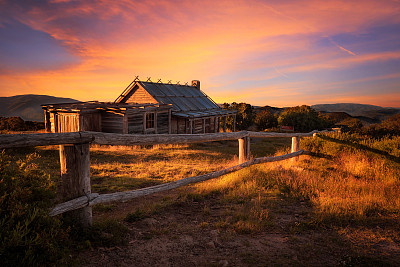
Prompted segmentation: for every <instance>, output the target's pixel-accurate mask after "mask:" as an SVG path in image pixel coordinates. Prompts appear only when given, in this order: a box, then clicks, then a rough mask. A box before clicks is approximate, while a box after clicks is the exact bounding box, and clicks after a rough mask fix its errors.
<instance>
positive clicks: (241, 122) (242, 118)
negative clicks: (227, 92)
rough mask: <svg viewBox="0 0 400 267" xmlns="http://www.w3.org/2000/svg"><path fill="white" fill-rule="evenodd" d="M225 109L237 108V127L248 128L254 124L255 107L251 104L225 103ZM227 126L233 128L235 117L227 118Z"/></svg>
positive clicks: (240, 128)
mask: <svg viewBox="0 0 400 267" xmlns="http://www.w3.org/2000/svg"><path fill="white" fill-rule="evenodd" d="M222 107H223V109H229V110H236V111H237V114H236V129H237V130H246V129H247V128H248V127H250V126H251V125H252V124H253V109H252V107H251V105H250V104H246V103H239V104H238V103H236V102H233V103H232V104H228V103H224V104H223V106H222ZM226 126H227V128H228V129H230V130H233V118H232V117H231V116H228V118H227V120H226Z"/></svg>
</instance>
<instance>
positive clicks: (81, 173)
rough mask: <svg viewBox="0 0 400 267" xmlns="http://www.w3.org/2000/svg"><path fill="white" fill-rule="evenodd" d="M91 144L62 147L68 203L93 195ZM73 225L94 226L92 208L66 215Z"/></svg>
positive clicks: (63, 184) (63, 171)
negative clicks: (91, 183)
mask: <svg viewBox="0 0 400 267" xmlns="http://www.w3.org/2000/svg"><path fill="white" fill-rule="evenodd" d="M89 155H90V154H89V143H86V144H76V145H60V165H61V179H62V198H63V200H64V201H68V200H71V199H74V198H78V197H81V196H85V195H88V194H90V193H91V187H90V156H89ZM65 216H66V217H67V220H70V221H71V222H72V223H73V224H76V225H79V226H83V227H89V226H91V225H92V207H85V208H82V209H79V210H74V211H70V212H68V213H66V214H65Z"/></svg>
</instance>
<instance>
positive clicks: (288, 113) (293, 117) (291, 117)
mask: <svg viewBox="0 0 400 267" xmlns="http://www.w3.org/2000/svg"><path fill="white" fill-rule="evenodd" d="M278 123H279V125H281V126H293V127H294V129H295V131H312V130H317V129H323V128H326V127H330V126H331V122H330V121H328V120H326V119H324V118H322V117H321V116H319V115H318V113H317V112H316V111H315V110H314V109H312V108H311V107H309V106H306V105H303V106H297V107H291V108H287V109H285V110H284V111H283V112H282V113H281V115H279V117H278Z"/></svg>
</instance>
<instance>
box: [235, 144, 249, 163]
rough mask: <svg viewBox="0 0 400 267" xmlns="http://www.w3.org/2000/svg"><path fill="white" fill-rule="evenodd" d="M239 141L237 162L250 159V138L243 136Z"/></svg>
mask: <svg viewBox="0 0 400 267" xmlns="http://www.w3.org/2000/svg"><path fill="white" fill-rule="evenodd" d="M238 141H239V164H242V163H243V162H246V161H248V160H249V159H250V138H249V137H243V138H240V139H238Z"/></svg>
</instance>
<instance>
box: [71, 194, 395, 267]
mask: <svg viewBox="0 0 400 267" xmlns="http://www.w3.org/2000/svg"><path fill="white" fill-rule="evenodd" d="M177 195H179V191H178V190H175V191H172V192H168V193H164V194H158V195H154V196H149V197H145V198H141V199H139V200H138V199H136V200H134V201H131V202H127V203H121V204H118V205H117V206H114V207H113V208H112V209H111V210H110V211H107V212H104V211H102V212H96V210H95V212H94V220H102V219H105V218H121V220H122V219H123V218H124V217H125V216H126V215H127V214H128V213H129V212H134V211H135V210H136V209H137V208H138V207H141V206H143V205H147V204H150V203H155V202H162V201H165V199H170V197H171V196H174V197H176V196H177ZM268 200H269V201H268V210H269V214H268V217H269V218H270V223H269V224H268V225H265V226H264V227H263V228H262V229H261V230H259V231H256V232H250V233H246V232H237V231H234V230H232V229H231V228H230V227H228V226H226V225H224V222H227V221H229V220H230V217H232V216H233V214H234V213H233V212H232V210H235V208H236V207H237V206H238V205H239V206H240V205H241V204H240V203H235V204H232V203H226V202H224V201H221V200H220V199H219V197H218V195H217V196H211V197H210V196H208V197H207V198H204V199H200V200H196V199H185V200H184V201H181V202H174V203H173V204H172V205H165V206H164V207H163V208H161V209H160V210H159V211H158V212H156V213H154V214H152V215H151V216H150V217H147V218H143V219H140V220H138V221H135V222H132V223H128V222H124V224H125V225H126V226H127V227H128V229H129V231H128V235H127V237H126V239H127V241H126V243H125V244H123V245H118V246H114V247H96V248H92V249H91V250H87V251H85V252H83V253H80V254H79V255H78V258H79V260H80V262H81V264H82V265H84V266H398V265H399V263H400V246H399V239H398V236H399V234H398V230H399V229H398V225H392V226H390V224H386V225H387V228H386V229H382V228H380V227H379V226H378V227H373V226H371V225H370V226H369V227H368V229H366V228H365V227H362V226H346V227H328V226H326V225H321V224H318V223H316V222H315V220H314V219H313V207H312V206H311V204H310V203H309V202H308V201H304V200H300V199H293V198H288V197H285V196H284V195H282V194H280V193H273V192H271V195H270V196H268Z"/></svg>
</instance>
